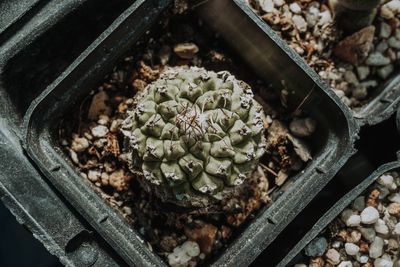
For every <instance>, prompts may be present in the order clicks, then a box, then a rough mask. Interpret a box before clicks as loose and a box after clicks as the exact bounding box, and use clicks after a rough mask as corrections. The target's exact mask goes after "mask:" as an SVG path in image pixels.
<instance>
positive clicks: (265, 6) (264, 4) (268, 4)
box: [258, 0, 275, 13]
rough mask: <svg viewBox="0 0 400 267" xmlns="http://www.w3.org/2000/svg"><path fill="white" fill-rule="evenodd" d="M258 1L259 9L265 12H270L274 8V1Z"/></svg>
mask: <svg viewBox="0 0 400 267" xmlns="http://www.w3.org/2000/svg"><path fill="white" fill-rule="evenodd" d="M258 3H259V5H260V7H261V9H262V10H263V11H264V12H266V13H269V12H272V11H274V9H275V8H274V1H272V0H259V1H258Z"/></svg>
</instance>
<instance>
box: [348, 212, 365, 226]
mask: <svg viewBox="0 0 400 267" xmlns="http://www.w3.org/2000/svg"><path fill="white" fill-rule="evenodd" d="M360 222H361V217H360V216H359V215H356V214H353V215H351V216H350V217H349V218H348V219H347V220H346V225H347V226H348V227H354V226H359V225H360Z"/></svg>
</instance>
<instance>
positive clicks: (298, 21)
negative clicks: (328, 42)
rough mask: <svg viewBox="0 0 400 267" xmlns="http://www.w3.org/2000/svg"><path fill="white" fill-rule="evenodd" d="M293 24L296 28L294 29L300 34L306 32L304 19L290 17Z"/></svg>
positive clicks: (296, 16) (298, 16) (295, 16)
mask: <svg viewBox="0 0 400 267" xmlns="http://www.w3.org/2000/svg"><path fill="white" fill-rule="evenodd" d="M292 21H293V24H294V25H295V26H296V28H297V29H298V30H299V31H300V32H305V31H307V22H306V21H305V20H304V18H303V17H302V16H300V15H294V16H293V17H292Z"/></svg>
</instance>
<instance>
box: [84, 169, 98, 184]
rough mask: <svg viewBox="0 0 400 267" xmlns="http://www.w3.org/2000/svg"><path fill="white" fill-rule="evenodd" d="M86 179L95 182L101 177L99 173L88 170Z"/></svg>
mask: <svg viewBox="0 0 400 267" xmlns="http://www.w3.org/2000/svg"><path fill="white" fill-rule="evenodd" d="M87 177H88V179H89V180H90V181H91V182H97V181H98V180H99V178H100V177H101V172H99V171H97V170H89V171H88V174H87Z"/></svg>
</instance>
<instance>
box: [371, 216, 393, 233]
mask: <svg viewBox="0 0 400 267" xmlns="http://www.w3.org/2000/svg"><path fill="white" fill-rule="evenodd" d="M374 229H375V232H377V233H379V234H383V235H387V234H388V233H389V228H388V227H387V225H386V223H385V221H384V220H382V219H379V220H378V221H377V222H376V223H375V224H374Z"/></svg>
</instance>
